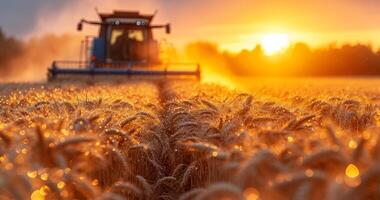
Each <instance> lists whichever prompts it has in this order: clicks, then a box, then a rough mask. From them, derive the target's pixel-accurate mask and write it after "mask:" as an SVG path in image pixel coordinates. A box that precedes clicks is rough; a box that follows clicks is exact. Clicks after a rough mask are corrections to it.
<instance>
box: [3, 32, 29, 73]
mask: <svg viewBox="0 0 380 200" xmlns="http://www.w3.org/2000/svg"><path fill="white" fill-rule="evenodd" d="M23 48H24V47H23V43H22V42H21V41H19V40H17V39H16V38H14V37H8V36H6V35H5V34H4V32H3V31H2V29H1V28H0V74H2V75H7V74H8V73H10V70H11V69H9V68H8V67H7V66H9V62H11V60H12V59H13V58H14V57H17V56H18V55H19V54H21V53H22V52H23ZM0 77H1V76H0Z"/></svg>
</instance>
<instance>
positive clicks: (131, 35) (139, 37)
mask: <svg viewBox="0 0 380 200" xmlns="http://www.w3.org/2000/svg"><path fill="white" fill-rule="evenodd" d="M145 32H146V31H145V30H142V29H120V28H119V29H113V30H112V31H111V35H110V38H109V51H108V52H109V53H108V58H109V59H111V60H114V61H138V60H141V59H143V56H142V53H143V52H144V50H143V49H144V46H145V45H144V43H145V40H146V39H145V38H146V33H145Z"/></svg>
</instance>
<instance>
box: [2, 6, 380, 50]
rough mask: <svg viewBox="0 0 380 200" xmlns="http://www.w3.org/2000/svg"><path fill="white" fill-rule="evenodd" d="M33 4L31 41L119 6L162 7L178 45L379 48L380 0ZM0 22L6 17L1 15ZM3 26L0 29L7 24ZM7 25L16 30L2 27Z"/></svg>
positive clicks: (163, 20)
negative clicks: (285, 38) (270, 41)
mask: <svg viewBox="0 0 380 200" xmlns="http://www.w3.org/2000/svg"><path fill="white" fill-rule="evenodd" d="M16 1H20V0H16ZM30 1H36V3H39V2H42V3H40V4H41V6H37V9H38V10H37V11H36V12H37V16H36V18H37V19H36V22H35V23H34V27H32V28H31V29H30V31H29V32H27V33H25V34H24V35H22V36H24V37H27V38H28V37H33V36H36V35H43V34H46V33H50V32H54V33H63V32H73V31H75V25H76V22H77V21H78V20H79V19H80V18H82V17H86V18H90V19H91V18H95V19H96V15H95V11H94V7H98V9H99V10H100V11H111V10H112V9H115V8H116V9H132V10H141V11H143V12H145V13H152V12H154V10H155V9H157V10H159V13H158V15H157V18H156V20H155V22H157V23H166V22H171V23H172V25H173V34H172V35H171V36H170V37H169V39H170V41H171V42H173V43H174V44H176V45H179V46H181V45H184V44H186V43H188V42H191V41H195V40H204V41H211V42H215V43H218V44H219V45H220V47H221V48H222V49H228V50H232V51H238V50H241V49H243V48H247V49H252V48H253V47H254V46H255V44H256V43H259V42H260V40H261V38H262V37H263V36H264V35H265V34H268V33H284V34H288V35H289V38H290V40H291V41H293V42H294V41H304V42H307V43H308V44H310V45H312V46H319V45H324V44H328V43H331V42H334V41H337V42H338V44H340V43H343V42H350V43H355V42H362V43H372V44H374V45H375V46H376V47H377V46H379V45H380V37H379V36H380V23H379V21H380V12H378V8H379V7H380V1H375V0H362V1H357V0H345V1H343V0H339V1H334V2H333V1H327V0H318V1H317V0H309V1H296V0H287V1H267V0H239V1H227V0H208V1H205V0H193V1H185V0H176V1H174V0H146V1H144V2H142V1H141V2H138V1H132V0H107V1H104V0H82V1H74V0H67V3H65V4H64V5H61V4H62V3H60V5H59V6H58V5H57V8H54V9H52V7H54V5H52V6H46V5H45V4H48V3H47V2H46V1H43V0H30ZM54 1H58V0H52V2H54ZM305 2H306V3H305ZM1 4H4V5H2V6H0V13H1V11H2V9H8V10H9V9H11V10H12V9H14V10H20V9H19V8H17V4H16V6H13V7H9V6H8V7H9V8H6V7H4V6H7V5H6V4H7V3H1ZM13 4H15V3H13ZM21 5H22V4H21V3H20V6H21ZM46 7H47V8H46ZM21 10H22V9H21ZM15 13H17V12H15ZM0 18H2V19H4V17H1V14H0ZM8 18H9V19H10V17H8ZM25 20H26V21H27V20H32V19H28V18H27V17H26V18H25ZM1 22H2V21H1V20H0V26H4V25H2V23H1ZM3 24H4V23H3ZM7 27H9V29H11V28H12V26H5V27H3V28H5V30H7ZM10 32H11V33H13V32H15V31H13V32H12V31H10ZM16 34H17V33H16Z"/></svg>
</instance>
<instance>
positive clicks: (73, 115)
mask: <svg viewBox="0 0 380 200" xmlns="http://www.w3.org/2000/svg"><path fill="white" fill-rule="evenodd" d="M286 83H287V84H284V82H281V81H280V82H260V84H259V83H251V85H250V86H252V87H251V88H250V89H249V91H250V92H247V93H244V92H241V91H239V90H230V89H226V88H224V87H222V86H218V85H212V84H199V83H194V82H168V83H152V82H150V83H149V82H145V83H139V82H132V83H100V84H96V85H94V84H92V83H83V84H68V83H56V84H53V85H3V86H1V87H0V95H1V96H2V97H0V166H1V167H0V199H28V198H31V199H116V200H118V199H181V200H190V199H200V200H207V199H248V200H254V199H284V200H286V199H297V200H298V199H331V200H332V199H378V198H380V190H379V189H378V188H379V183H380V165H379V163H378V160H379V158H380V137H379V135H378V133H379V123H378V122H379V119H378V109H379V105H380V104H379V102H380V89H379V88H378V87H377V86H376V83H377V81H375V82H374V81H367V80H361V81H360V80H356V82H355V81H354V82H351V81H344V80H321V81H319V80H318V81H316V80H308V81H306V80H304V81H294V82H292V81H287V82H286Z"/></svg>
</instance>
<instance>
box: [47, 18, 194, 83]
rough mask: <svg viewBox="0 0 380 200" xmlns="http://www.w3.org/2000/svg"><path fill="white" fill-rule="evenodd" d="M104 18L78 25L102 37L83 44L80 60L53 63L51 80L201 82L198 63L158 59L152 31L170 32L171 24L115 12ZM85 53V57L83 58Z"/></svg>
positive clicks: (79, 28) (92, 38) (157, 46)
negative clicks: (107, 78)
mask: <svg viewBox="0 0 380 200" xmlns="http://www.w3.org/2000/svg"><path fill="white" fill-rule="evenodd" d="M99 17H100V19H101V21H100V22H97V21H87V20H84V19H82V20H81V21H80V22H79V24H78V27H77V28H78V31H81V30H82V28H83V24H90V25H97V26H99V28H100V30H99V36H98V37H90V36H86V39H85V40H84V42H82V45H81V56H80V58H81V59H80V61H54V62H53V64H52V66H51V67H50V68H49V69H48V80H49V81H52V80H56V79H58V78H59V77H70V78H72V77H78V78H79V77H83V76H84V77H88V78H91V79H93V78H96V77H105V76H112V77H122V78H136V77H142V76H145V77H163V78H168V77H176V78H177V77H182V78H183V77H194V78H196V79H198V80H199V79H200V66H199V64H190V63H163V62H161V61H160V59H159V44H158V42H157V41H156V40H155V39H154V38H153V29H159V28H164V29H165V30H166V33H167V34H169V33H170V30H171V29H170V24H166V25H152V24H151V22H152V19H153V18H154V15H142V14H140V13H139V12H129V11H114V12H113V13H111V14H105V13H99ZM82 54H84V58H82V57H83V56H82Z"/></svg>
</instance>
